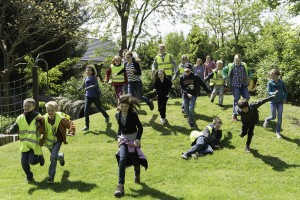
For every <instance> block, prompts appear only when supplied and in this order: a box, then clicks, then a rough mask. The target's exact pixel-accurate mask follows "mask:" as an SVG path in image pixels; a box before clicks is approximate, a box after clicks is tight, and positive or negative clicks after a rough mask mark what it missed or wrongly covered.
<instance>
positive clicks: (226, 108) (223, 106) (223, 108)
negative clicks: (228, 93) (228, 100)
mask: <svg viewBox="0 0 300 200" xmlns="http://www.w3.org/2000/svg"><path fill="white" fill-rule="evenodd" d="M220 108H221V109H222V110H228V109H232V104H231V105H222V107H220Z"/></svg>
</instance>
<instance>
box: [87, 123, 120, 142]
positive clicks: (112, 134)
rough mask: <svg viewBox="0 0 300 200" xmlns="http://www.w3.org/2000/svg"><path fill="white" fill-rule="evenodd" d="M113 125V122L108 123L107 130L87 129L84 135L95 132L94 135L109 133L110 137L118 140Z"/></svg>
mask: <svg viewBox="0 0 300 200" xmlns="http://www.w3.org/2000/svg"><path fill="white" fill-rule="evenodd" d="M111 127H112V124H111V123H107V125H106V129H105V131H102V130H98V131H97V130H95V131H86V132H84V134H83V135H87V134H93V135H100V134H104V135H107V136H108V137H111V138H113V139H114V140H116V138H117V133H116V131H114V130H113V129H111Z"/></svg>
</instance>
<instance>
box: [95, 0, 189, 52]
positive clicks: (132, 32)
mask: <svg viewBox="0 0 300 200" xmlns="http://www.w3.org/2000/svg"><path fill="white" fill-rule="evenodd" d="M188 1H189V0H104V1H101V3H99V4H98V5H97V7H98V17H97V19H98V22H99V24H103V23H104V22H108V23H106V27H103V26H102V27H101V32H103V31H105V33H104V36H108V37H112V36H116V35H117V37H118V38H120V41H121V42H120V47H121V50H120V53H121V52H122V51H123V49H129V50H134V49H135V48H136V44H137V41H138V39H140V38H144V37H146V36H147V35H149V34H148V32H147V29H148V28H149V26H153V25H154V26H157V25H158V24H159V22H160V20H161V19H164V18H168V17H169V18H173V20H174V21H175V20H176V19H177V18H178V17H180V16H182V13H183V11H184V10H183V9H182V7H183V5H185V4H186V3H187V2H188ZM150 20H151V22H150ZM119 28H120V29H119ZM150 28H153V27H150Z"/></svg>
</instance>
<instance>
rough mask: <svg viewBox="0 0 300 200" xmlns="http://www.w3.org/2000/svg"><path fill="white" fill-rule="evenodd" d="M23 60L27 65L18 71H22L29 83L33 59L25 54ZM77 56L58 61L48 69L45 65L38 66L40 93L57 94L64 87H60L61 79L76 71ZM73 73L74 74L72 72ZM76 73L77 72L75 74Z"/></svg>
mask: <svg viewBox="0 0 300 200" xmlns="http://www.w3.org/2000/svg"><path fill="white" fill-rule="evenodd" d="M25 60H26V62H27V66H26V67H24V68H22V70H19V73H24V74H25V76H26V77H27V80H28V82H29V83H31V82H32V68H33V67H34V59H33V57H32V56H30V55H29V56H26V57H25ZM78 61H79V58H73V59H69V58H68V59H67V60H66V61H64V62H62V63H60V64H59V65H57V66H55V67H53V68H52V69H50V70H48V72H47V69H46V67H39V68H38V74H39V77H38V84H39V90H40V93H43V92H44V94H48V95H54V96H55V95H58V94H59V93H60V92H61V90H63V89H64V88H63V87H61V83H62V79H63V78H65V79H67V78H69V76H70V74H73V73H74V72H72V71H76V70H74V68H73V67H74V65H75V64H76V63H78ZM74 75H75V74H74ZM76 75H77V74H76Z"/></svg>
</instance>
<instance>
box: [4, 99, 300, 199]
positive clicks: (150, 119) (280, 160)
mask: <svg viewBox="0 0 300 200" xmlns="http://www.w3.org/2000/svg"><path fill="white" fill-rule="evenodd" d="M256 100H257V99H255V98H253V97H251V99H250V101H251V102H252V101H256ZM232 102H233V98H232V95H225V98H224V104H223V105H224V107H223V108H222V109H221V108H220V107H218V106H217V105H216V103H210V101H209V99H208V98H207V97H205V96H203V97H199V98H198V99H197V103H196V108H195V113H196V114H195V118H196V124H197V126H198V128H197V130H203V129H204V128H205V126H206V125H208V124H210V123H211V121H212V117H213V115H216V116H219V117H220V118H221V119H222V121H223V125H222V126H221V129H222V130H223V138H222V142H221V147H222V149H220V150H216V151H214V153H213V154H212V155H207V156H203V157H199V158H198V159H196V160H194V159H190V160H183V159H181V158H180V155H181V153H182V152H185V151H187V150H188V149H189V148H190V147H191V146H190V140H189V134H190V132H191V129H190V127H189V126H188V124H187V123H186V118H184V116H183V114H182V113H181V109H180V105H181V98H178V99H170V100H169V101H168V104H167V120H168V123H166V124H165V125H161V123H160V121H159V120H160V119H159V113H158V111H157V103H156V102H154V104H155V109H154V110H153V111H150V110H149V107H148V106H147V105H146V104H144V103H142V107H141V109H140V111H139V112H138V113H139V119H140V121H141V123H142V125H143V128H144V132H143V135H142V138H141V144H142V150H143V152H144V153H145V155H146V157H147V159H148V163H149V168H148V170H147V171H145V170H143V168H142V169H141V184H136V183H134V178H133V177H134V170H133V167H130V168H127V169H126V182H125V196H124V197H122V200H123V199H124V200H131V199H138V200H154V199H162V200H175V199H178V200H180V199H182V200H183V199H184V200H197V199H203V200H227V199H228V200H241V199H242V200H253V199H261V200H279V199H284V200H295V199H298V198H299V196H300V191H299V185H300V179H299V178H297V177H299V176H300V170H299V167H300V166H299V163H300V157H299V119H300V115H299V113H300V109H299V107H296V106H292V105H289V104H285V105H284V112H283V125H282V126H283V131H282V135H283V138H282V139H277V138H276V136H275V133H274V130H275V123H271V124H270V125H271V128H268V129H264V128H263V127H262V123H263V119H264V118H265V117H267V116H269V115H270V111H269V104H268V103H266V104H264V105H262V106H261V107H260V108H259V111H260V123H259V124H258V125H257V126H256V127H255V134H254V137H253V139H252V143H251V147H252V151H251V153H245V152H244V147H245V142H246V138H245V137H244V138H240V137H239V136H238V135H239V133H240V129H241V126H242V125H241V122H240V121H238V122H235V123H233V122H231V114H232V110H231V106H232ZM107 112H108V114H109V116H110V122H111V124H110V125H107V124H106V123H105V122H104V118H103V116H102V115H101V113H97V114H94V115H91V116H90V131H87V132H83V131H81V128H83V127H84V118H81V119H78V120H75V121H74V123H75V125H76V130H77V131H76V135H75V136H74V137H67V141H68V143H69V144H68V145H62V146H61V151H62V152H64V155H65V161H66V164H65V166H63V167H61V166H60V165H59V164H58V165H57V170H56V175H55V179H54V184H53V185H49V184H48V183H47V182H46V178H47V176H48V169H49V168H48V167H49V165H50V162H49V161H50V159H49V158H50V153H49V150H48V149H47V148H45V147H43V148H42V149H43V153H44V156H45V160H46V163H45V166H43V167H40V166H39V165H34V166H31V170H32V172H33V173H34V178H35V182H34V183H33V184H28V183H25V178H26V176H25V174H24V172H23V170H22V168H21V164H20V152H19V142H16V143H11V144H7V145H4V146H2V147H0V158H1V162H0V168H1V170H2V171H1V172H2V174H1V183H2V187H0V194H1V199H24V200H32V199H40V198H41V197H43V198H44V199H51V197H53V198H52V199H91V200H96V199H104V200H110V199H116V198H115V197H114V196H113V194H114V191H115V189H116V185H117V182H118V164H117V161H116V157H115V152H116V151H117V149H118V143H117V140H116V137H117V130H118V125H117V121H116V119H115V117H114V115H115V113H116V110H115V109H112V110H108V111H107ZM297 120H298V124H297ZM273 129H274V130H273ZM12 197H13V198H12Z"/></svg>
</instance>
